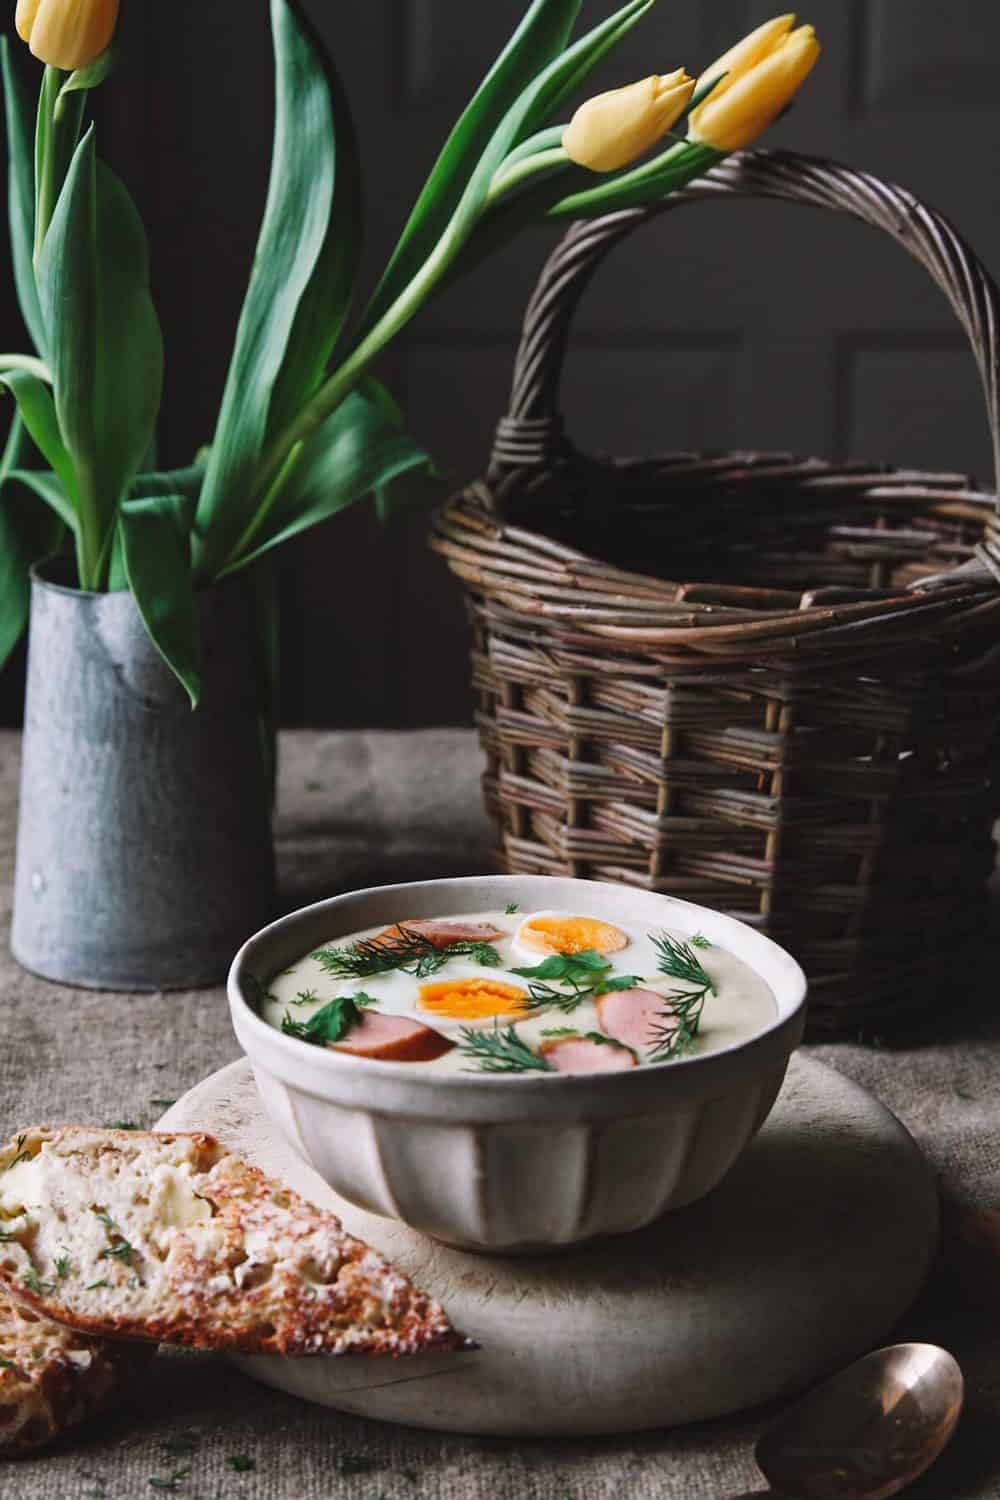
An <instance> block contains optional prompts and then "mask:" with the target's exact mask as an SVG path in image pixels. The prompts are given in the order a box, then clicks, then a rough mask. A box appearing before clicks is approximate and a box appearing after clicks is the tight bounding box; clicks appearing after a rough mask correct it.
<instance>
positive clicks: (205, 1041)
mask: <svg viewBox="0 0 1000 1500" xmlns="http://www.w3.org/2000/svg"><path fill="white" fill-rule="evenodd" d="M18 750H19V742H18V737H17V736H16V735H14V734H9V733H8V734H5V735H0V850H2V871H3V883H2V889H0V900H2V902H3V912H4V920H5V922H6V923H8V924H9V917H10V889H11V884H12V876H13V861H14V835H15V824H16V803H17V772H18ZM281 751H282V754H281V773H280V786H279V798H278V814H277V837H278V853H279V864H280V877H281V899H282V905H283V907H284V908H285V909H291V908H293V907H296V906H299V905H302V904H304V903H305V902H307V901H310V900H315V899H318V898H320V897H321V896H325V895H332V894H335V893H337V892H339V891H344V890H349V889H351V888H353V887H358V886H364V885H374V884H380V883H387V882H390V881H396V880H413V879H419V878H426V877H434V876H443V875H454V874H475V873H479V872H481V871H483V870H486V869H488V868H489V867H490V856H489V851H490V845H491V830H490V827H489V825H488V823H487V820H486V818H485V816H484V814H483V812H482V809H481V804H480V796H479V786H478V777H479V772H480V761H479V753H478V750H477V747H476V743H475V740H474V737H473V735H472V734H471V733H469V732H466V731H462V730H427V731H420V732H416V733H408V734H397V733H384V732H372V733H368V732H357V733H353V732H352V733H319V732H294V733H289V734H286V735H285V736H284V737H283V742H282V747H281ZM995 997H996V983H995V980H993V982H992V983H991V984H989V985H988V986H987V987H986V988H985V989H984V991H983V994H982V996H981V997H980V998H978V999H976V998H975V997H973V998H972V999H971V1000H965V1001H964V1002H963V1001H962V997H961V996H954V997H952V998H951V1000H950V1001H949V1004H948V1006H947V1007H944V1008H942V1010H941V1012H940V1013H939V1014H937V1015H936V1016H934V1017H933V1018H932V1019H931V1020H930V1021H928V1022H925V1023H923V1024H922V1025H921V1026H920V1027H919V1028H917V1029H916V1030H914V1031H913V1032H912V1033H911V1034H910V1035H908V1036H907V1037H906V1038H905V1039H900V1038H892V1039H889V1040H886V1041H883V1040H882V1039H879V1038H873V1039H868V1040H866V1041H865V1042H864V1043H838V1044H836V1045H824V1046H821V1047H813V1048H810V1049H809V1050H810V1051H812V1052H814V1053H815V1054H816V1055H818V1056H821V1057H822V1058H823V1059H824V1060H825V1061H827V1062H829V1063H832V1064H833V1065H834V1066H835V1067H838V1068H840V1069H842V1071H843V1072H845V1073H847V1074H850V1076H851V1077H853V1078H855V1079H857V1080H858V1081H859V1082H860V1083H862V1084H864V1085H865V1086H867V1087H868V1088H870V1089H871V1090H872V1091H873V1092H874V1093H875V1094H877V1095H878V1097H879V1098H880V1099H882V1100H883V1101H884V1102H885V1103H886V1104H887V1105H888V1106H889V1108H890V1109H892V1110H894V1111H895V1113H896V1114H897V1115H898V1116H899V1117H900V1119H901V1120H902V1121H903V1122H904V1123H905V1124H906V1125H907V1126H908V1127H909V1128H910V1130H911V1131H912V1132H913V1134H914V1135H915V1136H916V1138H917V1140H918V1141H919V1142H920V1144H921V1146H922V1147H923V1149H924V1151H925V1152H926V1153H927V1155H928V1157H929V1158H930V1160H931V1162H932V1163H933V1165H934V1167H935V1169H936V1170H937V1172H938V1173H939V1175H940V1178H941V1182H942V1188H943V1191H944V1194H945V1197H946V1200H947V1203H948V1205H949V1222H950V1220H951V1211H952V1210H954V1209H955V1207H956V1206H957V1207H958V1208H962V1207H963V1206H964V1207H971V1206H976V1205H978V1206H980V1207H983V1206H988V1205H990V1204H995V1205H998V1206H1000V1112H998V1108H997V1105H998V1100H1000V1013H998V1006H997V1004H996V998H995ZM0 1005H2V1008H3V1031H2V1041H0V1115H2V1118H0V1128H2V1130H3V1132H4V1135H5V1136H7V1135H9V1134H10V1133H11V1132H12V1131H13V1130H14V1129H15V1128H16V1127H18V1126H23V1125H26V1124H31V1123H43V1122H56V1121H74V1122H93V1123H99V1124H106V1123H110V1122H113V1121H116V1120H129V1121H133V1122H135V1123H136V1124H139V1125H147V1124H152V1123H153V1122H154V1121H155V1120H156V1118H157V1117H158V1115H159V1114H161V1113H162V1111H163V1109H164V1108H165V1107H166V1104H167V1103H168V1102H169V1101H171V1100H172V1099H174V1098H177V1097H179V1096H180V1095H181V1094H182V1093H183V1092H184V1091H185V1090H187V1089H188V1088H190V1087H191V1086H192V1085H193V1084H195V1083H197V1082H198V1081H199V1080H200V1079H201V1078H203V1077H205V1075H206V1074H207V1073H209V1072H212V1071H214V1070H215V1069H216V1068H218V1067H221V1066H222V1064H223V1063H227V1062H229V1061H231V1060H232V1059H233V1058H235V1057H237V1056H238V1055H239V1049H238V1047H237V1045H236V1042H235V1041H234V1039H233V1036H232V1033H231V1030H230V1026H229V1020H228V1014H227V1010H226V1005H225V1000H224V996H223V992H222V991H221V990H201V991H197V992H193V993H187V994H160V995H131V996H130V995H101V994H93V993H87V992H84V991H78V990H70V989H63V988H59V987H57V986H55V985H50V984H47V983H45V982H44V981H42V980H39V979H36V978H33V977H32V976H31V975H29V974H26V973H24V972H22V971H21V970H20V969H19V968H18V967H17V965H16V964H15V963H14V962H13V960H12V959H11V958H10V956H9V953H8V952H7V950H6V947H5V946H4V948H3V951H2V953H0ZM886 1212H888V1213H891V1212H892V1205H891V1204H887V1205H886ZM950 1243H951V1234H950V1233H949V1235H948V1236H947V1237H946V1245H947V1244H950ZM994 1286H998V1287H1000V1253H998V1256H997V1262H996V1267H995V1268H994V1266H993V1265H992V1264H991V1262H990V1260H989V1258H988V1257H987V1256H985V1255H981V1254H976V1253H972V1252H970V1253H969V1254H968V1255H967V1256H963V1257H960V1258H959V1259H958V1260H957V1263H956V1260H955V1259H954V1257H950V1258H946V1259H945V1261H944V1262H943V1263H942V1264H941V1266H940V1267H939V1268H938V1270H937V1271H936V1273H935V1275H934V1278H933V1280H932V1282H931V1285H930V1287H929V1288H928V1291H927V1293H926V1294H925V1295H924V1297H923V1298H922V1299H921V1302H920V1304H919V1305H918V1306H917V1307H916V1308H915V1309H914V1310H913V1311H912V1312H911V1313H910V1314H909V1315H908V1316H907V1318H906V1320H905V1322H904V1324H903V1325H902V1326H901V1327H900V1329H899V1330H898V1336H899V1337H900V1338H929V1339H934V1340H937V1341H939V1342H942V1343H945V1344H946V1345H947V1346H948V1347H950V1348H951V1349H952V1350H953V1352H954V1353H955V1354H956V1355H957V1356H958V1358H959V1360H960V1361H961V1363H962V1365H963V1367H964V1370H965V1373H966V1378H967V1381H968V1396H967V1408H966V1415H965V1416H964V1418H963V1421H962V1425H961V1427H960V1429H959V1434H958V1437H957V1438H956V1440H955V1443H954V1444H953V1446H952V1448H951V1449H950V1450H949V1452H948V1453H947V1454H946V1455H945V1457H944V1458H943V1459H942V1460H941V1461H940V1462H939V1464H938V1465H937V1466H936V1468H935V1469H934V1470H933V1471H932V1472H931V1473H930V1474H929V1475H928V1476H926V1477H925V1479H924V1480H923V1481H921V1482H920V1483H919V1484H918V1485H917V1486H916V1487H914V1489H913V1490H912V1491H910V1492H909V1493H912V1494H913V1496H914V1497H915V1500H916V1497H921V1496H922V1497H929V1496H934V1497H939V1500H993V1497H1000V1312H998V1309H1000V1294H998V1293H996V1292H995V1291H994ZM766 1415H767V1414H754V1415H752V1416H750V1417H746V1418H740V1419H737V1420H733V1419H727V1420H723V1421H719V1422H714V1423H710V1424H703V1425H700V1426H698V1427H693V1428H687V1429H683V1430H674V1431H663V1432H651V1433H646V1434H641V1435H632V1436H625V1437H620V1438H600V1439H596V1438H595V1439H594V1440H592V1441H585V1442H581V1441H559V1442H539V1441H523V1440H501V1439H494V1438H490V1439H479V1438H468V1437H452V1436H446V1435H440V1434H436V1433H424V1432H416V1431H411V1430H406V1429H403V1428H394V1427H386V1426H381V1425H379V1424H376V1423H372V1422H367V1421H364V1420H361V1419H359V1418H354V1417H347V1416H341V1415H340V1414H339V1413H336V1412H332V1411H326V1410H323V1409H320V1408H318V1407H311V1406H307V1405H305V1404H303V1403H301V1402H298V1401H295V1400H293V1399H291V1398H290V1397H285V1396H281V1395H278V1394H276V1393H274V1392H271V1391H268V1390H265V1389H264V1388H263V1387H261V1386H257V1385H255V1384H253V1383H252V1382H251V1381H249V1380H247V1379H245V1378H244V1377H242V1376H241V1375H238V1374H236V1373H235V1372H234V1371H233V1370H231V1369H230V1368H229V1366H228V1365H227V1364H225V1363H224V1362H223V1361H222V1360H221V1359H216V1358H212V1357H206V1356H196V1355H192V1354H188V1353H178V1352H170V1353H161V1355H160V1356H159V1357H158V1358H157V1360H156V1361H155V1362H154V1364H153V1366H152V1368H151V1372H150V1374H149V1375H148V1376H147V1377H145V1378H144V1380H143V1381H142V1383H141V1384H140V1385H138V1386H137V1388H136V1389H135V1391H134V1392H133V1393H132V1394H131V1396H130V1399H129V1401H128V1403H127V1405H125V1406H124V1407H122V1408H121V1409H120V1410H119V1411H117V1412H116V1413H115V1414H114V1415H113V1416H110V1417H108V1418H107V1419H105V1420H104V1422H103V1423H101V1424H100V1425H98V1426H95V1427H94V1428H93V1429H92V1430H90V1431H89V1432H86V1433H81V1434H80V1435H75V1434H74V1435H73V1436H72V1437H71V1439H70V1440H69V1441H68V1442H67V1443H66V1444H65V1445H64V1446H63V1447H62V1448H61V1449H60V1450H59V1451H58V1452H54V1453H52V1454H51V1455H49V1456H47V1457H40V1458H37V1459H32V1460H30V1461H28V1462H22V1463H19V1464H16V1465H14V1464H6V1465H0V1495H8V1494H9V1495H11V1496H12V1497H14V1496H16V1497H18V1500H66V1497H76V1496H81V1497H84V1496H93V1497H95V1500H98V1497H108V1500H117V1497H125V1496H129V1497H136V1496H141V1495H149V1496H153V1495H155V1494H158V1493H164V1492H168V1493H171V1492H172V1493H176V1494H178V1495H180V1496H190V1497H214V1496H239V1497H243V1500H271V1497H281V1500H336V1497H343V1500H410V1497H414V1496H417V1497H421V1500H423V1497H426V1500H459V1497H460V1500H618V1497H627V1500H702V1497H704V1500H709V1497H710V1500H738V1497H740V1500H742V1497H743V1496H744V1495H746V1494H748V1493H753V1492H763V1491H764V1490H765V1488H766V1487H765V1485H764V1483H763V1481H762V1480H761V1478H760V1476H759V1474H758V1473H757V1470H756V1468H755V1465H754V1463H753V1459H752V1446H753V1442H754V1439H755V1437H756V1434H757V1432H758V1431H759V1430H760V1426H761V1422H762V1420H763V1419H764V1417H765V1416H766ZM154 1481H159V1483H156V1482H154ZM171 1485H172V1489H171Z"/></svg>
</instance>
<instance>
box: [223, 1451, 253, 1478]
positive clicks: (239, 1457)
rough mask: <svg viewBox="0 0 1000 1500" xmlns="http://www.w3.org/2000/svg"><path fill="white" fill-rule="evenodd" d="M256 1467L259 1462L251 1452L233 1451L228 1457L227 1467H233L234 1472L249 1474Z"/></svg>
mask: <svg viewBox="0 0 1000 1500" xmlns="http://www.w3.org/2000/svg"><path fill="white" fill-rule="evenodd" d="M256 1467H257V1464H256V1462H255V1460H254V1459H252V1458H251V1457H250V1455H249V1453H231V1454H230V1455H229V1457H228V1458H227V1459H226V1468H227V1469H232V1471H233V1473H234V1474H249V1473H250V1472H251V1470H252V1469H256Z"/></svg>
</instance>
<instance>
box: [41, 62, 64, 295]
mask: <svg viewBox="0 0 1000 1500" xmlns="http://www.w3.org/2000/svg"><path fill="white" fill-rule="evenodd" d="M61 88H62V76H61V74H60V72H59V70H58V68H52V67H46V69H45V72H44V73H43V75H42V87H41V90H40V92H39V95H38V122H37V124H36V127H35V274H36V276H37V274H38V262H39V261H40V260H41V256H42V246H43V244H44V243H45V234H46V231H47V230H48V227H49V224H50V223H51V220H52V215H53V213H54V212H55V206H56V197H57V189H56V185H55V174H56V159H55V151H54V150H53V142H52V134H53V126H54V123H55V108H56V100H57V99H58V97H59V90H60V89H61Z"/></svg>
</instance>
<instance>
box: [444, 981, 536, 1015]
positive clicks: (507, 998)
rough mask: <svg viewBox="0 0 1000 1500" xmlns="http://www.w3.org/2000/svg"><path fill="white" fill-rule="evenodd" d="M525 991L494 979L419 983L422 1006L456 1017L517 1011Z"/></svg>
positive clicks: (522, 1008) (518, 1013) (517, 1012)
mask: <svg viewBox="0 0 1000 1500" xmlns="http://www.w3.org/2000/svg"><path fill="white" fill-rule="evenodd" d="M527 998H528V996H527V992H526V991H525V990H522V989H521V988H520V987H519V986H518V985H516V984H501V983H500V981H499V980H497V979H441V980H437V981H436V982H435V983H434V984H422V985H421V986H420V1004H421V1007H422V1009H424V1010H429V1011H431V1012H432V1013H433V1014H434V1015H436V1016H452V1017H453V1018H454V1019H455V1020H456V1021H478V1020H482V1019H484V1018H486V1017H489V1016H514V1015H520V1014H521V1013H522V1012H523V1011H524V1009H525V1004H524V1002H525V1001H526V1000H527Z"/></svg>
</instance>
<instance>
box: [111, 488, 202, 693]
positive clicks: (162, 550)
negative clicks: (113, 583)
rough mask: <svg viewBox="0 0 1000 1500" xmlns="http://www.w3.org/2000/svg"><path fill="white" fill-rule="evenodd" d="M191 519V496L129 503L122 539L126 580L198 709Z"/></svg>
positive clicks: (123, 510) (165, 657)
mask: <svg viewBox="0 0 1000 1500" xmlns="http://www.w3.org/2000/svg"><path fill="white" fill-rule="evenodd" d="M193 520H194V506H193V502H192V500H191V499H190V497H189V496H187V495H154V496H149V497H147V498H143V499H137V500H126V501H125V503H124V504H123V505H122V507H121V515H120V518H119V521H118V539H119V542H120V545H121V562H122V567H123V570H124V574H125V579H126V581H127V583H128V586H129V588H130V589H131V590H132V594H133V596H134V598H135V602H136V607H137V609H138V610H139V613H140V615H141V616H142V619H143V623H144V624H145V626H146V629H147V630H148V632H149V636H150V639H151V640H152V642H153V645H154V646H155V647H156V649H157V651H159V653H160V655H161V656H162V657H163V660H164V661H165V662H166V664H167V666H168V667H169V668H170V670H171V671H172V672H173V674H174V676H175V677H176V678H177V680H178V681H179V682H180V683H181V685H182V686H183V687H184V689H185V690H186V692H187V694H188V697H189V698H190V699H191V707H192V708H197V706H198V699H199V697H200V695H201V651H200V641H199V629H198V600H197V597H196V595H195V590H194V582H193V577H192V573H191V526H192V523H193Z"/></svg>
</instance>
